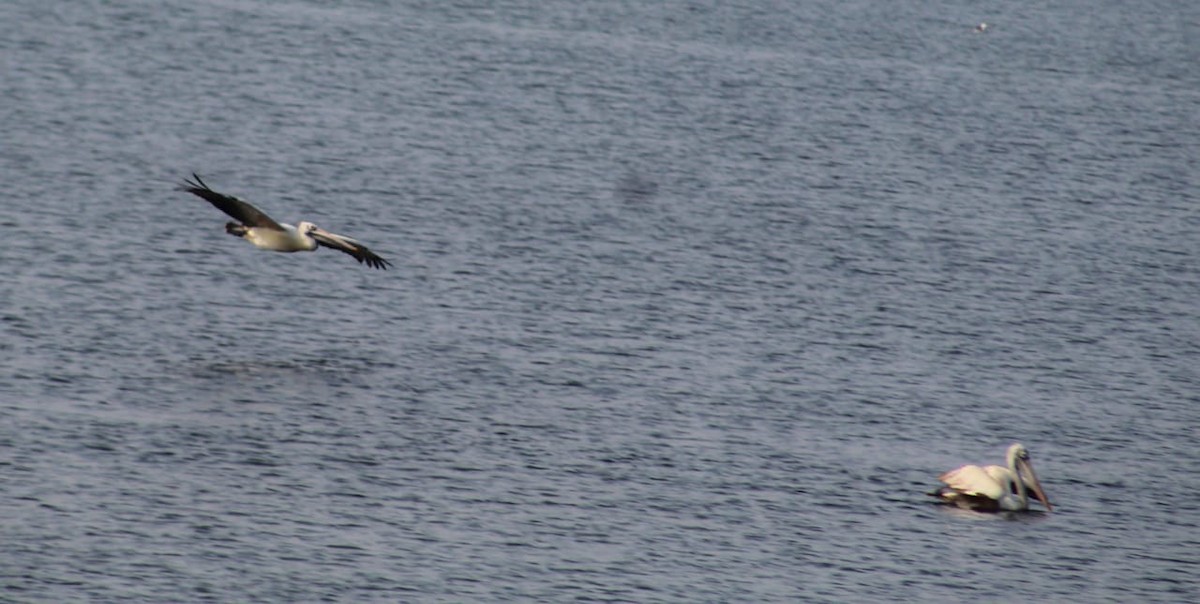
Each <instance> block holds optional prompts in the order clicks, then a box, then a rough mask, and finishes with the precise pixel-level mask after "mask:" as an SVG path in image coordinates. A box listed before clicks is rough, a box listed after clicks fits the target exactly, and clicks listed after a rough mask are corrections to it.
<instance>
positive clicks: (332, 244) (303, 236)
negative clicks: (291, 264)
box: [180, 174, 391, 269]
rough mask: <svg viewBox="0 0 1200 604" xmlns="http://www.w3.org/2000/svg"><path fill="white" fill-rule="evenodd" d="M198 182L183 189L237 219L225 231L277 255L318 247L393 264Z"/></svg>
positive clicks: (382, 265)
mask: <svg viewBox="0 0 1200 604" xmlns="http://www.w3.org/2000/svg"><path fill="white" fill-rule="evenodd" d="M192 177H194V178H195V179H196V181H195V182H192V181H190V180H184V181H183V182H184V184H183V186H181V187H180V188H181V189H182V190H184V191H187V192H188V193H191V194H193V195H195V196H197V197H200V198H201V199H204V200H206V201H208V202H209V203H211V204H213V206H215V207H216V208H217V209H219V210H221V211H222V212H225V213H226V214H228V215H230V216H232V217H233V218H236V219H237V222H230V223H226V224H225V232H226V233H229V234H230V235H234V236H237V237H241V238H243V239H245V240H246V241H249V242H250V243H251V244H253V245H254V247H256V248H258V249H260V250H271V251H273V252H311V251H313V250H315V249H317V246H324V247H328V248H333V249H335V250H340V251H343V252H345V253H347V254H350V255H351V256H354V259H355V260H358V261H359V262H360V263H363V262H365V263H366V264H367V266H370V267H372V268H381V269H387V267H388V266H389V265H390V264H391V263H390V262H388V261H387V260H384V259H383V258H381V257H380V256H379V255H378V254H376V253H375V252H372V251H371V250H369V249H367V246H365V245H363V244H361V243H359V242H358V241H357V240H355V239H351V238H350V237H346V236H345V235H338V234H337V233H330V232H329V231H326V230H324V229H321V228H320V227H318V226H317V225H315V224H313V223H311V222H301V223H299V224H297V225H296V226H292V225H290V224H282V223H279V222H275V221H274V220H272V219H271V217H270V216H267V215H266V214H264V213H263V212H262V211H261V210H259V209H258V208H256V207H254V206H252V205H250V204H248V203H246V202H244V201H242V200H240V199H238V198H236V197H234V196H232V195H225V194H223V193H218V192H216V191H214V190H212V189H210V188H208V185H207V184H205V183H204V181H203V180H200V176H198V175H196V174H192Z"/></svg>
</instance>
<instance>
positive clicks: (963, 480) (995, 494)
mask: <svg viewBox="0 0 1200 604" xmlns="http://www.w3.org/2000/svg"><path fill="white" fill-rule="evenodd" d="M938 480H940V481H942V482H944V483H946V486H944V487H942V488H940V489H938V490H936V491H934V492H932V493H930V495H932V496H934V497H937V498H939V499H941V500H942V501H944V502H946V503H952V504H954V505H957V506H958V507H960V508H965V509H968V510H976V511H980V512H1020V511H1024V510H1028V509H1029V492H1030V491H1032V492H1033V496H1034V497H1036V498H1037V500H1038V501H1040V502H1042V505H1044V506H1046V510H1047V511H1053V510H1054V506H1052V505H1050V499H1049V498H1048V497H1046V492H1045V491H1043V490H1042V483H1041V482H1039V481H1038V477H1037V474H1036V473H1035V472H1034V471H1033V462H1032V461H1030V459H1029V451H1028V450H1026V449H1025V445H1022V444H1021V443H1013V444H1012V445H1009V447H1008V467H1007V468H1003V467H1000V466H987V467H985V468H981V467H979V466H962V467H961V468H958V469H955V470H950V471H949V472H946V473H944V474H942V475H941V476H938Z"/></svg>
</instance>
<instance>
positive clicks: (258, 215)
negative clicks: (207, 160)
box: [179, 172, 283, 231]
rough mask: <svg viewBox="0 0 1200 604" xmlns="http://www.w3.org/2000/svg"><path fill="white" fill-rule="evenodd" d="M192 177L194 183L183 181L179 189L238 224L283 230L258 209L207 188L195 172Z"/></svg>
mask: <svg viewBox="0 0 1200 604" xmlns="http://www.w3.org/2000/svg"><path fill="white" fill-rule="evenodd" d="M192 177H193V178H195V179H196V182H192V181H190V180H187V179H184V181H183V182H184V184H183V185H181V186H180V187H179V188H180V189H181V190H183V191H187V192H188V193H191V194H192V195H195V196H197V197H200V198H203V199H205V200H207V201H208V202H209V203H211V204H213V205H214V206H216V207H217V209H219V210H221V211H222V212H225V213H226V214H229V215H230V216H232V217H234V218H236V219H237V220H238V222H241V223H242V224H244V225H246V226H248V227H265V228H268V229H275V230H277V231H282V230H283V227H282V226H279V223H278V222H275V221H274V220H271V217H270V216H267V215H266V214H263V213H262V211H261V210H259V209H258V208H256V207H254V206H252V205H250V204H248V203H246V202H244V201H242V200H240V199H238V198H236V197H234V196H232V195H225V194H222V193H218V192H216V191H214V190H212V189H210V188H208V185H206V184H204V181H203V180H200V176H199V175H198V174H196V173H195V172H193V173H192Z"/></svg>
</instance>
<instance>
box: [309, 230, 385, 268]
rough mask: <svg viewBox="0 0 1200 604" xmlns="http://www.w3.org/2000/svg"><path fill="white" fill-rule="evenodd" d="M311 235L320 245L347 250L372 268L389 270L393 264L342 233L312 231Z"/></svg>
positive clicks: (360, 261)
mask: <svg viewBox="0 0 1200 604" xmlns="http://www.w3.org/2000/svg"><path fill="white" fill-rule="evenodd" d="M309 236H310V237H312V238H313V239H314V240H316V242H317V243H318V244H319V245H322V246H324V247H327V248H332V249H335V250H340V251H343V252H346V253H347V254H350V255H351V256H354V259H355V260H358V262H359V263H360V264H361V263H363V262H365V263H367V266H369V267H371V268H381V269H383V270H387V267H389V266H391V264H392V263H391V262H388V261H387V260H384V259H383V258H381V257H380V256H379V255H378V254H376V253H375V252H372V251H371V250H369V249H367V246H365V245H363V244H361V243H359V242H357V241H355V240H353V239H351V238H349V237H343V236H341V235H335V234H333V233H324V232H312V233H309Z"/></svg>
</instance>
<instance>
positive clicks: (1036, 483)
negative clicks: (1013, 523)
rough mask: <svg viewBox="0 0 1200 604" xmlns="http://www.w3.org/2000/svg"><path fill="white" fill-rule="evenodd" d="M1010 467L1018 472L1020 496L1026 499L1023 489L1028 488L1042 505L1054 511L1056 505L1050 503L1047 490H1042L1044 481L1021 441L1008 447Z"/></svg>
mask: <svg viewBox="0 0 1200 604" xmlns="http://www.w3.org/2000/svg"><path fill="white" fill-rule="evenodd" d="M1008 467H1009V469H1011V470H1012V471H1013V473H1015V474H1016V479H1017V480H1016V485H1015V486H1016V488H1017V491H1018V496H1022V497H1021V498H1022V499H1024V497H1023V495H1024V493H1023V491H1024V490H1025V489H1026V488H1028V489H1029V491H1030V492H1032V493H1033V496H1034V498H1035V499H1037V500H1038V501H1040V502H1042V505H1044V506H1046V510H1048V511H1054V506H1052V505H1050V498H1049V497H1046V492H1045V491H1043V490H1042V483H1041V481H1040V480H1038V476H1037V472H1034V471H1033V460H1032V459H1030V457H1029V450H1028V449H1026V448H1025V445H1022V444H1021V443H1013V444H1011V445H1009V447H1008Z"/></svg>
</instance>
